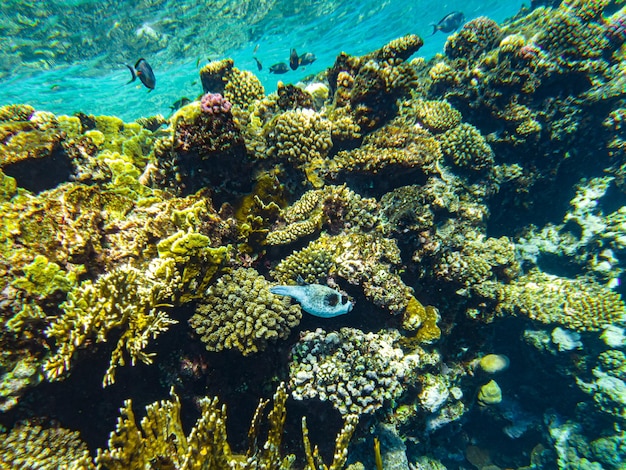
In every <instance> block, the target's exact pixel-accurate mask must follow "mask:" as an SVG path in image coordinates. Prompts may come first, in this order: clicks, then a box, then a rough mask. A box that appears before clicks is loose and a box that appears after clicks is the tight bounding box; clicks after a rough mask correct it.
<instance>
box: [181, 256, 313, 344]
mask: <svg viewBox="0 0 626 470" xmlns="http://www.w3.org/2000/svg"><path fill="white" fill-rule="evenodd" d="M271 285H272V284H271V283H270V282H268V281H266V280H265V278H264V277H263V276H261V275H260V274H259V273H258V272H257V271H256V270H254V269H252V268H238V269H236V270H234V271H233V272H232V273H231V274H225V275H223V276H222V277H220V278H219V279H218V280H217V282H215V283H214V284H213V285H211V286H210V287H209V289H208V291H207V294H206V296H205V297H204V299H203V300H202V301H201V304H200V306H199V307H198V308H197V310H196V313H195V314H194V315H193V316H192V317H191V318H190V319H189V324H190V325H191V326H192V327H193V328H194V329H195V330H196V333H198V335H199V336H200V338H201V339H202V342H203V343H204V344H205V346H206V348H207V350H209V351H221V350H223V349H238V350H239V351H240V352H241V353H242V354H243V355H244V356H248V355H250V354H253V353H256V352H258V351H263V350H264V349H265V348H266V347H267V344H268V342H269V341H276V340H277V339H284V338H286V337H287V336H289V332H290V331H291V328H293V327H295V326H296V325H298V324H299V323H300V319H301V317H302V312H301V310H300V306H299V305H297V304H291V301H290V299H289V298H286V297H280V296H275V295H273V294H271V293H270V291H269V288H270V286H271Z"/></svg>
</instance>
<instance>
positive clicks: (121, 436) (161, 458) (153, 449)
mask: <svg viewBox="0 0 626 470" xmlns="http://www.w3.org/2000/svg"><path fill="white" fill-rule="evenodd" d="M170 395H171V399H170V400H169V401H165V400H163V401H161V402H155V403H153V404H151V405H149V406H147V407H146V416H145V417H144V418H143V419H142V420H141V424H140V426H138V425H137V421H136V419H135V415H134V413H133V410H132V402H131V401H130V400H127V401H126V402H125V404H124V407H123V408H122V409H121V410H120V411H121V417H120V419H119V420H118V423H117V428H116V430H115V431H114V432H113V433H111V437H110V439H109V447H108V449H105V450H102V449H99V450H98V455H97V457H96V463H97V464H98V467H99V468H100V467H105V468H107V469H110V470H116V469H119V470H122V469H128V468H146V467H151V466H153V465H154V464H155V462H158V466H159V468H177V469H181V470H192V469H201V468H214V469H227V468H229V469H241V470H243V469H252V468H268V469H269V468H272V469H277V470H279V469H288V468H290V462H291V461H292V457H290V456H287V457H284V458H283V457H281V443H282V437H283V425H284V421H285V401H286V399H287V394H286V392H285V388H284V386H283V385H280V386H279V387H278V389H277V391H276V393H275V395H274V407H273V409H272V410H271V411H270V413H269V415H268V425H269V432H268V438H267V441H266V443H265V445H263V446H262V447H261V448H256V442H257V437H258V436H257V435H258V432H259V429H258V424H259V423H258V422H257V419H258V420H260V419H261V418H262V413H263V410H264V408H265V406H266V405H267V403H268V401H265V400H261V401H260V403H259V406H258V407H257V412H256V413H255V418H254V419H253V421H252V425H251V428H250V433H251V434H250V436H251V439H250V442H251V444H252V445H254V447H251V448H249V449H248V452H247V454H246V455H236V454H234V453H233V452H232V451H231V448H230V445H229V444H228V437H227V435H226V406H225V405H220V404H219V401H218V399H217V398H213V399H210V398H208V397H205V398H202V399H201V400H200V401H199V403H198V405H199V407H200V413H201V414H200V418H198V420H197V421H196V423H195V425H194V427H193V428H192V429H191V431H190V432H189V434H187V435H185V432H184V430H183V424H182V421H181V416H180V410H181V405H180V400H179V399H178V396H177V395H176V394H175V393H174V391H173V390H172V391H171V392H170Z"/></svg>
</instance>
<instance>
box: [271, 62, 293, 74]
mask: <svg viewBox="0 0 626 470" xmlns="http://www.w3.org/2000/svg"><path fill="white" fill-rule="evenodd" d="M288 71H289V67H287V64H285V63H284V62H278V63H277V64H274V65H272V66H271V67H270V73H277V74H280V73H287V72H288Z"/></svg>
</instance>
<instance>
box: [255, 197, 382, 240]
mask: <svg viewBox="0 0 626 470" xmlns="http://www.w3.org/2000/svg"><path fill="white" fill-rule="evenodd" d="M377 209H378V207H377V204H376V200H375V199H372V198H362V197H361V196H359V195H358V194H356V193H355V192H353V191H352V190H350V189H349V188H348V187H347V186H345V185H342V186H325V187H324V188H323V189H317V190H312V191H307V192H306V193H304V194H303V195H302V197H301V198H300V199H298V200H297V201H296V202H295V203H294V204H293V205H291V206H289V207H287V208H286V209H284V210H282V211H281V217H280V219H279V221H278V225H276V226H275V227H274V228H273V230H272V231H271V232H270V233H269V234H268V235H267V238H266V243H267V244H268V245H283V244H287V243H291V242H294V241H296V240H298V239H300V238H303V237H305V236H308V235H312V234H313V233H317V232H319V231H320V230H321V229H322V228H326V229H328V230H329V231H330V232H331V233H337V232H340V231H341V230H342V229H344V228H351V229H360V230H371V229H372V228H373V227H374V226H375V225H376V223H377V219H376V212H377Z"/></svg>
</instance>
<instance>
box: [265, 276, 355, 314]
mask: <svg viewBox="0 0 626 470" xmlns="http://www.w3.org/2000/svg"><path fill="white" fill-rule="evenodd" d="M270 292H271V293H272V294H276V295H286V296H289V297H291V298H292V299H295V300H297V301H298V302H299V303H300V305H301V306H302V310H304V311H305V312H307V313H310V314H311V315H315V316H316V317H322V318H332V317H336V316H339V315H344V314H346V313H348V312H349V311H350V310H352V307H353V304H352V302H350V301H349V300H348V299H347V298H346V297H345V296H342V295H341V293H340V292H339V291H336V290H335V289H332V288H330V287H328V286H323V285H321V284H306V285H303V286H274V287H270Z"/></svg>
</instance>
